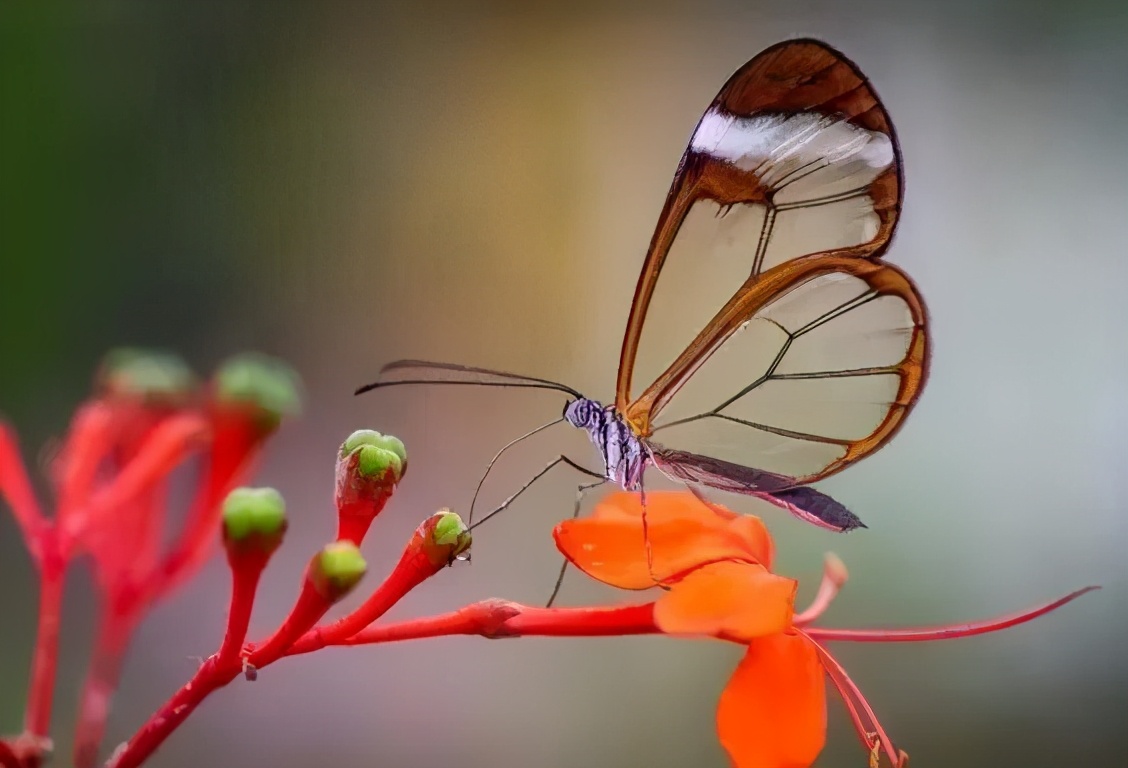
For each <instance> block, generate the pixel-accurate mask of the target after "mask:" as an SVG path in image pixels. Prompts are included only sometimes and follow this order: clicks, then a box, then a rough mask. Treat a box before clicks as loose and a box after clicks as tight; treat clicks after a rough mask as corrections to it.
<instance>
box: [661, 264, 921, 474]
mask: <svg viewBox="0 0 1128 768" xmlns="http://www.w3.org/2000/svg"><path fill="white" fill-rule="evenodd" d="M806 266H807V268H806V269H804V270H792V272H791V273H790V274H787V275H780V277H781V278H787V279H786V280H785V281H783V282H784V284H783V285H782V286H780V285H776V284H775V283H774V282H773V283H772V284H768V285H765V286H761V287H764V288H769V289H770V290H768V291H765V294H766V295H757V293H758V292H757V291H755V290H753V291H751V292H749V293H748V294H747V295H746V296H744V297H742V298H743V299H744V301H743V303H742V302H737V303H736V305H735V307H734V310H733V311H732V312H731V313H730V314H728V315H726V316H724V317H723V318H722V322H721V324H720V328H719V331H718V333H717V334H716V336H715V338H713V339H710V340H709V342H708V345H707V346H706V347H705V348H704V349H703V354H701V355H700V356H699V360H697V361H696V362H695V363H694V367H693V369H692V372H691V374H690V375H689V376H687V377H686V378H685V379H684V381H683V382H682V383H681V386H678V387H676V388H673V389H671V390H669V391H668V397H666V398H665V399H663V400H662V402H661V403H660V407H659V411H658V412H657V413H655V414H654V417H655V419H654V421H653V422H652V432H653V433H654V434H655V435H656V437H657V439H659V440H660V441H661V442H663V443H666V444H669V445H673V446H677V447H678V448H684V449H687V450H690V451H693V452H695V453H702V454H706V455H708V456H713V457H717V458H720V459H724V460H726V461H731V462H736V463H740V464H746V465H752V466H756V467H759V468H761V469H763V470H767V471H770V472H776V473H780V474H783V475H786V476H788V477H792V478H795V479H796V482H798V483H806V482H810V481H812V480H817V479H819V478H821V477H826V476H827V475H830V474H832V473H834V472H837V471H838V470H840V469H842V468H843V467H845V466H846V465H847V464H849V463H851V462H853V461H856V460H858V459H860V458H862V457H863V456H866V455H868V454H869V453H872V452H873V451H875V450H877V448H879V447H880V446H881V445H882V444H884V443H885V442H887V441H888V440H889V439H890V438H891V437H892V436H893V434H894V432H895V431H896V430H897V428H898V427H899V426H900V425H901V423H902V422H903V420H904V417H905V416H906V415H907V413H908V411H909V409H910V408H911V406H912V404H913V403H914V402H915V400H916V398H917V396H918V395H919V394H920V390H921V388H922V387H923V385H924V380H925V377H926V373H927V367H926V366H927V337H926V335H925V313H924V312H925V311H924V305H923V304H922V303H921V301H920V298H919V296H918V295H917V293H916V290H915V289H914V287H913V285H912V283H911V282H910V281H909V279H908V278H907V277H906V276H905V275H904V274H902V273H901V272H900V271H899V270H897V269H896V268H894V267H892V266H889V265H885V264H881V263H873V262H868V261H863V260H858V259H850V258H843V257H823V258H820V259H814V260H811V261H810V262H807V263H806Z"/></svg>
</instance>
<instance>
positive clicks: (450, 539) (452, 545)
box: [423, 509, 473, 565]
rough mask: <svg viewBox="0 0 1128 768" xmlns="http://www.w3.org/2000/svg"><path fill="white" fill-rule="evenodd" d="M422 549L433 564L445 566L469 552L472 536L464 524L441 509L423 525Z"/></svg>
mask: <svg viewBox="0 0 1128 768" xmlns="http://www.w3.org/2000/svg"><path fill="white" fill-rule="evenodd" d="M424 531H425V532H426V537H425V538H424V542H423V547H424V550H425V551H426V552H427V558H428V559H429V560H430V561H431V562H432V563H434V564H436V565H439V564H442V565H447V564H450V563H452V562H454V561H455V560H457V559H460V558H462V557H463V556H465V555H466V554H467V553H468V552H469V551H470V544H471V543H472V540H473V539H472V536H471V535H470V529H469V528H467V527H466V523H464V522H463V521H462V518H461V517H459V516H458V515H457V514H456V513H454V512H451V511H450V510H449V509H441V510H439V511H438V512H436V513H435V514H434V515H432V516H431V517H430V519H429V520H428V521H427V522H426V523H424Z"/></svg>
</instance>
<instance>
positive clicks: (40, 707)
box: [24, 528, 66, 738]
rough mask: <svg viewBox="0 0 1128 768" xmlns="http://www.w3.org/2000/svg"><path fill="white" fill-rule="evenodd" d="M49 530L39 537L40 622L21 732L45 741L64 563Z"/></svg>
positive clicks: (57, 644)
mask: <svg viewBox="0 0 1128 768" xmlns="http://www.w3.org/2000/svg"><path fill="white" fill-rule="evenodd" d="M53 532H54V531H53V529H51V528H48V529H46V530H45V531H44V533H49V534H50V535H45V536H43V537H42V544H43V556H42V560H41V562H40V567H39V620H38V626H37V628H36V636H35V651H34V656H33V658H32V662H31V682H30V684H29V686H28V696H27V712H26V714H25V718H24V729H25V730H26V731H27V732H28V733H30V734H31V735H33V736H36V737H41V738H47V737H48V736H49V735H50V732H51V704H52V700H53V698H54V695H55V670H56V667H57V664H58V657H59V623H60V620H61V614H62V607H63V584H64V581H65V579H66V562H65V561H64V560H63V559H62V558H60V557H59V556H58V552H57V550H56V547H55V544H56V540H55V537H54V535H53Z"/></svg>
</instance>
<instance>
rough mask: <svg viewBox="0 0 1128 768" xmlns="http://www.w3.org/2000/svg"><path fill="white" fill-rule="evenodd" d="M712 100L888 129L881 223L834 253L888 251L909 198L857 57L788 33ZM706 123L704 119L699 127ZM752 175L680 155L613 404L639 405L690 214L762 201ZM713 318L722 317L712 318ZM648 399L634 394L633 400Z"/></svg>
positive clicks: (892, 133)
mask: <svg viewBox="0 0 1128 768" xmlns="http://www.w3.org/2000/svg"><path fill="white" fill-rule="evenodd" d="M768 85H770V86H771V87H768ZM835 88H837V90H835ZM714 107H723V108H724V109H725V110H727V111H729V112H731V113H733V114H736V115H744V116H747V115H750V114H752V113H753V112H755V111H759V110H770V111H807V110H811V109H815V108H826V109H827V111H833V112H834V113H836V114H844V115H846V116H847V119H848V120H851V121H852V122H855V123H857V124H858V125H861V126H862V127H865V128H867V129H869V130H876V131H881V132H883V133H885V134H887V135H888V136H889V139H890V141H891V142H892V145H893V152H894V162H893V165H892V166H891V168H890V169H888V170H887V171H885V172H884V173H882V174H880V175H879V176H878V177H877V178H876V179H875V180H874V181H873V182H872V183H871V185H870V196H871V198H872V199H873V207H874V211H875V213H877V215H878V217H879V219H880V222H881V223H880V225H879V227H878V233H877V234H876V235H875V236H874V238H873V240H871V241H870V242H868V243H864V244H862V245H859V246H854V247H852V248H844V249H839V250H836V251H833V252H830V253H833V254H836V255H843V256H852V257H855V258H858V257H862V258H880V257H881V255H882V254H884V253H885V251H886V250H887V249H888V247H889V244H890V242H891V240H892V238H893V232H894V230H895V229H896V226H897V220H898V218H899V214H900V210H901V203H902V200H903V197H904V194H903V193H904V176H903V171H902V162H901V146H900V143H899V142H898V140H897V133H896V130H895V129H894V127H893V123H892V121H891V120H890V119H889V115H888V113H887V112H886V110H885V107H884V105H883V104H882V103H881V100H880V98H879V97H878V96H877V93H876V91H874V90H873V88H872V86H871V85H870V83H869V80H868V78H867V77H866V76H865V75H864V74H863V73H862V71H861V70H860V69H859V68H858V66H857V65H856V64H855V63H854V62H853V61H852V60H851V59H849V58H848V57H846V56H845V55H844V54H843V53H842V52H841V51H839V50H837V49H836V48H834V47H832V46H830V45H827V44H826V43H824V42H822V41H819V40H815V39H812V38H796V39H792V40H784V41H782V42H779V43H776V44H775V45H772V46H770V47H768V48H766V49H764V50H763V51H761V52H760V53H758V54H757V55H756V56H754V57H753V58H752V59H751V60H749V61H748V62H747V63H746V64H744V66H742V67H741V68H740V69H738V70H737V71H736V72H735V73H734V74H733V75H732V76H731V77H730V78H729V79H728V81H727V82H726V83H725V85H724V86H723V87H722V88H721V90H720V92H719V93H718V94H717V96H716V98H714V99H713V102H712V103H711V104H710V107H709V108H710V109H712V108H714ZM707 111H708V110H706V112H707ZM703 118H704V113H703V114H702V119H703ZM700 124H701V119H699V120H698V122H697V126H695V127H694V132H696V130H697V127H698V126H700ZM690 135H691V136H692V135H693V134H692V133H691V134H690ZM748 178H749V177H748V175H747V174H745V173H743V172H740V171H739V169H736V168H735V167H733V166H731V165H729V164H727V163H723V162H719V161H716V160H713V159H712V158H708V157H706V156H703V155H698V154H696V153H693V152H691V151H690V149H689V148H688V147H687V149H686V151H685V153H684V154H683V155H682V158H681V160H680V161H679V163H678V167H677V170H676V171H675V173H674V179H673V182H672V184H671V186H670V191H669V193H668V194H667V196H666V201H665V203H664V204H663V206H662V211H661V214H660V215H659V217H658V225H657V227H656V228H655V231H654V235H653V236H652V238H651V241H650V246H649V248H648V250H647V254H646V258H645V260H644V262H643V267H642V271H641V272H640V273H639V278H638V283H637V284H636V285H635V292H634V297H633V299H632V301H631V310H630V316H629V317H628V320H627V327H626V331H625V333H624V334H623V345H622V348H621V350H620V354H619V370H618V375H617V377H616V382H615V406H616V408H617V409H618V410H619V411H620V413H624V414H625V413H627V412H628V410H631V409H632V408H634V406H633V405H632V404H631V395H630V390H631V378H632V375H633V373H634V364H635V358H636V356H637V353H638V344H639V340H640V338H641V336H642V328H643V324H644V322H645V319H646V312H647V310H648V308H649V306H650V300H651V298H652V297H653V294H654V289H655V286H656V285H657V282H658V277H659V275H660V273H661V271H662V266H663V265H664V263H665V260H666V256H667V254H668V253H669V250H670V247H671V245H672V244H673V241H674V239H675V237H676V236H677V233H678V230H679V229H680V227H681V224H682V222H683V220H684V219H685V216H686V214H687V213H688V212H689V209H690V208H691V207H692V205H693V203H694V202H696V201H697V200H698V199H701V198H710V199H713V200H716V201H717V202H718V203H719V204H721V205H727V204H733V203H738V202H762V201H764V200H765V199H766V194H767V193H766V191H765V190H763V189H762V188H761V187H760V185H759V184H758V183H753V184H752V185H749V183H748ZM743 290H744V289H743V287H742V289H741V291H743ZM738 293H739V291H738ZM722 312H723V310H722ZM715 323H716V319H714V321H713V323H711V324H710V325H711V326H712V325H713V324H715ZM675 365H676V363H675ZM642 399H643V398H639V400H638V401H635V405H637V403H638V402H640V401H641V400H642ZM635 410H636V411H637V408H635ZM647 421H649V419H647Z"/></svg>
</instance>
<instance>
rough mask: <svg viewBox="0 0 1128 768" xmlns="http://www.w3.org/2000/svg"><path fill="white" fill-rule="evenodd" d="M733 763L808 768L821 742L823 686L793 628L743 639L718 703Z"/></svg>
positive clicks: (808, 647)
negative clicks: (740, 654) (739, 658)
mask: <svg viewBox="0 0 1128 768" xmlns="http://www.w3.org/2000/svg"><path fill="white" fill-rule="evenodd" d="M717 733H718V734H719V736H720V740H721V746H723V747H724V748H725V751H726V752H728V755H729V758H730V759H731V760H732V763H733V765H734V766H736V768H809V766H811V765H812V764H813V763H814V762H815V759H816V758H817V757H818V756H819V753H820V752H821V751H822V748H823V744H824V743H825V742H826V688H825V683H824V681H823V669H822V667H821V666H820V665H819V659H818V655H817V654H816V652H815V649H814V647H813V646H812V644H811V643H810V642H809V641H808V640H807V639H806V638H804V637H802V636H800V635H797V634H794V633H790V632H788V633H784V634H777V635H769V636H767V637H762V638H759V639H756V640H753V641H752V642H751V643H749V644H748V652H747V653H746V654H745V655H744V659H743V660H742V661H741V662H740V665H739V666H738V667H737V668H736V671H735V672H734V673H733V675H732V678H731V679H730V680H729V683H728V685H727V686H726V687H725V690H724V692H723V693H722V694H721V701H720V705H719V706H718V707H717Z"/></svg>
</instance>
